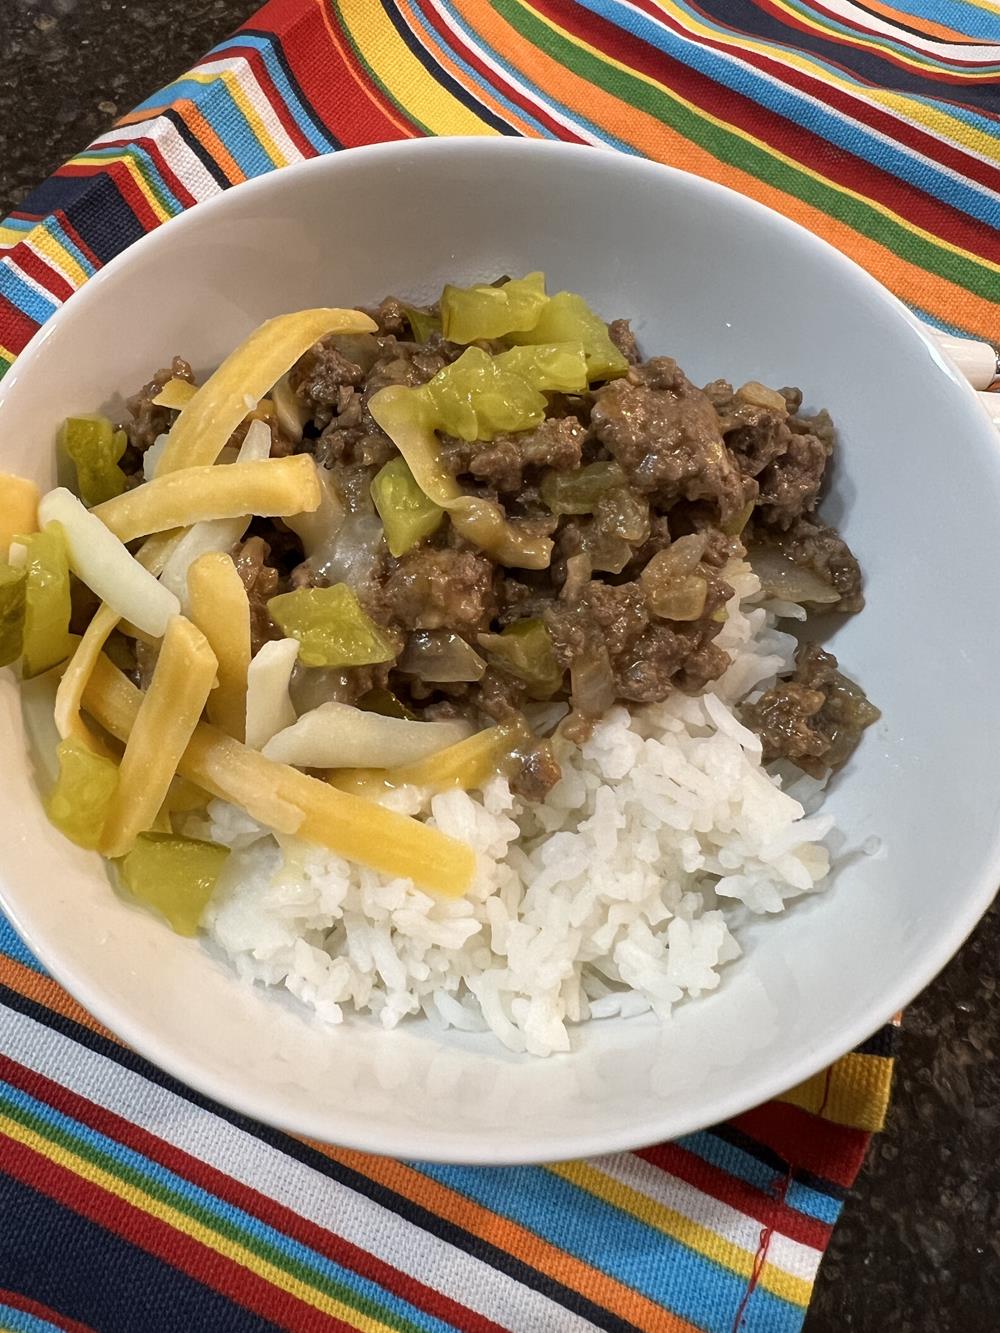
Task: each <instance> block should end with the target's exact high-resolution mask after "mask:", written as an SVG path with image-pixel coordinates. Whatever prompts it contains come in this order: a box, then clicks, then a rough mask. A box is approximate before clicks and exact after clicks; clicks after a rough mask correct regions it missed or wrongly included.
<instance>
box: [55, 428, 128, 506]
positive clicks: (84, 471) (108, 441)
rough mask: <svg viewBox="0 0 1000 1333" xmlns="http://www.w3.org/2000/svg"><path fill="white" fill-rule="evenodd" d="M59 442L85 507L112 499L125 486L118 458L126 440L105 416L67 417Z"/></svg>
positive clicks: (123, 449) (122, 433)
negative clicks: (74, 473)
mask: <svg viewBox="0 0 1000 1333" xmlns="http://www.w3.org/2000/svg"><path fill="white" fill-rule="evenodd" d="M59 442H60V444H61V445H62V447H63V449H65V451H66V453H67V454H68V455H69V457H70V458H71V459H72V460H73V463H74V465H75V467H76V481H77V491H78V493H79V496H80V499H81V500H82V501H83V503H84V504H85V505H87V506H88V508H89V507H91V506H93V505H97V504H101V503H103V501H105V500H113V499H114V498H115V496H116V495H121V493H122V491H124V489H125V480H126V478H125V473H124V472H123V471H122V470H121V468H120V467H119V466H118V461H119V459H120V458H121V456H122V454H123V453H124V452H125V446H126V444H127V443H128V440H127V437H126V435H125V432H124V431H123V430H115V429H114V428H113V427H112V425H111V422H110V421H109V420H108V419H107V417H97V416H94V417H69V418H68V419H67V421H66V422H65V424H64V425H63V428H62V430H61V431H60V433H59Z"/></svg>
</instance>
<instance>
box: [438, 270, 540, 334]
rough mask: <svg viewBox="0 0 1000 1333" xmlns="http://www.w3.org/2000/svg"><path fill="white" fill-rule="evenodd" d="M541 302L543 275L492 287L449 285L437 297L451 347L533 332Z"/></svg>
mask: <svg viewBox="0 0 1000 1333" xmlns="http://www.w3.org/2000/svg"><path fill="white" fill-rule="evenodd" d="M545 302H546V296H545V275H544V274H543V273H529V274H528V275H527V277H524V278H508V279H507V281H506V282H503V283H501V284H500V285H499V286H496V287H494V286H491V285H490V284H488V283H481V284H479V285H477V286H475V287H452V286H451V285H450V284H449V285H448V286H447V287H445V289H444V291H443V292H442V293H441V328H442V331H443V332H444V336H445V337H446V338H447V339H448V340H449V342H454V343H471V342H477V341H478V340H479V339H482V338H502V337H503V336H504V334H507V333H516V332H519V331H526V330H528V329H533V328H534V327H535V323H536V321H537V319H538V316H539V314H540V313H541V311H542V308H543V306H544V305H545ZM538 341H539V342H542V341H544V342H550V341H553V340H552V339H549V338H545V339H538Z"/></svg>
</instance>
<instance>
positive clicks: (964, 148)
mask: <svg viewBox="0 0 1000 1333" xmlns="http://www.w3.org/2000/svg"><path fill="white" fill-rule="evenodd" d="M621 4H622V8H623V9H630V10H631V11H632V12H633V13H634V14H637V15H639V16H640V17H641V18H642V19H644V20H645V21H647V22H649V23H652V24H654V25H655V26H656V27H658V28H660V29H662V30H663V31H664V32H667V33H669V34H670V35H671V36H672V37H674V38H677V39H679V40H680V41H683V42H686V43H687V44H688V45H689V46H696V47H699V48H701V49H704V47H703V46H702V42H701V41H700V40H699V38H698V37H697V36H695V35H694V34H691V33H688V32H681V33H679V32H677V31H676V29H675V28H673V27H672V26H671V25H670V24H669V23H665V22H664V21H663V20H662V19H658V18H655V17H654V16H653V15H652V14H650V13H648V12H647V11H646V10H644V9H640V8H639V7H638V6H637V5H636V4H634V3H633V2H632V0H621ZM719 37H720V39H721V40H722V41H725V40H726V38H725V34H719ZM712 50H713V51H714V53H715V55H717V56H719V57H720V59H722V60H725V61H727V62H728V63H729V65H730V66H732V67H733V68H735V69H740V70H743V71H745V72H746V73H748V74H750V75H751V76H752V77H753V78H756V79H761V80H762V81H763V82H765V83H769V84H770V85H771V86H772V87H774V88H777V89H779V90H780V91H781V92H782V93H783V94H784V95H785V96H786V97H787V96H791V97H794V98H796V99H797V100H798V101H799V102H800V103H801V104H802V105H803V106H815V107H819V108H821V109H822V110H823V111H824V112H825V113H826V114H827V115H829V116H835V117H836V118H837V119H838V120H840V121H841V122H842V123H843V124H845V125H850V126H852V127H853V128H855V129H857V130H858V131H860V133H862V134H865V135H868V136H870V137H871V138H872V139H876V140H878V142H879V143H884V144H888V145H889V146H891V147H892V148H895V149H896V150H897V152H900V153H904V154H905V155H906V156H907V157H909V158H911V159H912V160H913V161H914V162H921V163H924V164H926V165H927V166H930V167H932V168H933V169H934V170H935V171H936V172H939V173H940V174H941V175H942V176H946V177H949V178H950V179H951V180H954V181H959V182H960V183H961V184H962V185H964V186H965V187H966V189H969V190H974V191H975V192H976V193H977V194H979V195H981V196H982V197H983V198H984V199H987V200H989V201H990V202H993V203H997V202H1000V191H996V190H991V189H990V187H989V186H988V185H983V184H982V183H981V182H980V181H976V180H973V179H972V178H971V177H969V176H966V175H963V173H962V172H960V171H956V170H955V169H954V168H953V167H948V166H945V165H944V164H943V163H941V162H938V161H937V159H936V158H933V157H930V156H928V154H926V153H921V152H919V151H918V150H917V149H915V148H911V147H910V146H909V145H908V144H904V143H900V142H899V140H898V139H894V138H893V137H892V135H891V134H884V133H883V132H882V131H881V130H876V129H873V128H872V126H870V125H868V124H867V123H866V122H864V121H862V120H859V119H857V118H855V117H854V116H850V115H848V114H847V113H846V112H844V111H840V110H839V109H838V108H836V107H832V106H829V105H828V104H827V103H826V102H824V101H823V100H822V98H820V97H816V96H814V95H813V94H812V93H807V92H804V91H803V90H802V89H800V88H793V87H792V86H791V85H790V84H787V83H785V82H783V81H782V80H781V79H780V78H777V77H775V75H773V74H768V73H767V72H766V70H762V69H761V68H760V67H759V66H757V65H754V64H751V63H750V62H749V61H747V60H745V59H743V58H742V57H741V56H740V55H738V54H736V52H735V51H732V50H729V49H727V50H725V51H719V50H718V49H717V48H715V47H713V48H712ZM769 55H770V57H771V58H773V59H775V60H778V61H779V62H780V61H781V52H780V51H772V52H770V53H769ZM837 87H838V88H839V89H840V91H841V92H843V93H844V94H845V95H846V96H847V97H850V99H851V101H852V102H859V103H860V104H861V105H862V106H870V107H872V108H873V109H875V110H878V111H881V112H882V113H883V114H884V115H887V116H891V117H892V118H893V119H894V120H897V121H899V122H900V123H901V124H904V125H909V126H910V127H911V128H913V129H917V130H920V131H922V132H923V133H924V134H926V135H927V136H928V137H929V138H932V139H937V140H938V141H939V142H940V143H942V144H947V145H949V146H950V147H952V148H957V149H959V150H960V151H961V152H962V153H964V154H965V155H966V156H967V157H971V158H974V159H975V160H976V161H977V162H984V163H986V165H987V166H989V167H991V168H995V167H996V163H995V162H991V161H990V160H989V159H987V158H985V157H983V155H982V154H981V153H976V152H975V151H973V150H972V149H971V148H970V147H969V146H968V144H965V143H960V142H957V141H955V140H952V139H950V138H946V137H945V136H944V135H942V134H940V133H938V132H937V131H936V130H929V129H927V127H926V126H925V125H921V124H918V123H917V122H915V121H911V120H909V119H908V118H907V117H905V116H902V115H900V114H899V113H898V112H896V111H893V110H890V109H889V108H887V107H883V106H882V105H881V103H875V102H868V101H866V100H865V99H864V98H863V97H861V96H858V95H857V94H856V93H855V92H853V91H852V90H851V89H850V88H849V87H848V88H843V87H841V85H840V84H838V85H837ZM876 165H878V164H876ZM972 220H973V221H976V219H972ZM984 225H985V224H984Z"/></svg>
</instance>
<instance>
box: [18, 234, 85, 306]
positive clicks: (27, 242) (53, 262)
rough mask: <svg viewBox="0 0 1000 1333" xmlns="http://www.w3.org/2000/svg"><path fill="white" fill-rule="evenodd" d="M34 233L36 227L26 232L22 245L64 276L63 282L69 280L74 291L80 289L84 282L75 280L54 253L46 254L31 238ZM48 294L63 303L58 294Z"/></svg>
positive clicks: (59, 243) (57, 242) (49, 267)
mask: <svg viewBox="0 0 1000 1333" xmlns="http://www.w3.org/2000/svg"><path fill="white" fill-rule="evenodd" d="M43 225H44V224H43V223H39V226H43ZM34 234H35V228H34V227H33V228H32V229H31V231H28V232H25V233H24V240H23V241H22V245H24V246H25V247H26V248H27V249H28V250H30V251H31V253H32V254H33V255H34V256H35V258H36V259H39V260H40V261H41V262H42V263H43V264H44V265H45V267H46V268H48V269H51V270H52V272H53V273H55V274H57V275H58V276H59V277H60V278H62V280H63V282H68V283H69V285H70V286H71V287H72V288H73V290H74V291H79V290H80V288H81V287H82V285H83V283H81V282H75V281H74V280H73V279H72V278H71V277H70V275H69V274H68V273H67V272H66V271H65V270H64V269H63V268H62V266H61V265H60V263H59V261H58V259H54V258H53V257H52V255H49V254H46V253H45V251H44V250H42V249H40V248H39V246H38V243H37V242H36V241H33V240H32V239H31V237H32V236H33V235H34ZM53 240H54V241H55V244H57V245H61V244H62V242H61V241H59V240H58V239H57V238H55V237H53ZM77 262H79V261H77ZM81 267H82V265H81ZM86 280H87V279H86V277H84V279H83V281H84V282H86ZM46 294H47V295H48V296H49V298H50V299H51V300H53V301H55V303H56V305H62V301H61V300H60V299H59V297H58V296H53V295H52V293H51V292H47V293H46Z"/></svg>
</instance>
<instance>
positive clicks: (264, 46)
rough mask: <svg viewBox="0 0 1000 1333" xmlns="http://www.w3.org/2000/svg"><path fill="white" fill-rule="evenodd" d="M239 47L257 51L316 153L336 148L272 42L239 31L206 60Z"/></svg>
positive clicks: (297, 124)
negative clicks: (276, 53)
mask: <svg viewBox="0 0 1000 1333" xmlns="http://www.w3.org/2000/svg"><path fill="white" fill-rule="evenodd" d="M240 46H252V47H253V48H254V50H256V51H259V52H260V54H261V56H262V57H263V60H264V68H265V69H266V70H267V72H268V75H269V76H270V78H271V80H272V82H273V83H274V86H275V87H276V88H277V90H278V92H279V93H280V94H281V98H282V101H283V102H285V104H286V105H287V106H288V107H289V108H290V109H291V111H292V113H293V119H294V121H295V124H296V127H297V128H298V129H299V130H300V131H301V132H302V134H303V135H304V136H305V137H306V138H307V139H308V140H309V143H310V145H311V146H312V147H313V148H315V150H316V152H317V153H329V152H331V151H332V150H333V149H334V148H336V147H337V144H336V142H335V140H333V139H332V138H330V137H329V135H327V134H325V133H324V132H323V127H322V125H321V124H320V123H319V122H318V121H317V119H316V117H315V116H314V115H313V113H312V112H311V111H310V110H309V108H308V107H307V106H305V105H304V104H303V102H302V99H301V98H300V97H299V95H298V93H297V92H296V91H295V89H294V88H293V86H292V84H291V82H290V81H289V79H288V75H287V74H286V73H285V70H284V68H283V66H282V64H281V61H280V60H279V59H278V57H277V56H276V55H275V53H274V46H273V43H272V42H269V41H267V40H265V38H263V37H257V36H252V35H251V34H250V33H242V34H241V35H239V36H237V37H232V38H230V40H229V41H228V42H222V43H220V45H219V46H215V47H213V48H212V50H211V51H210V52H209V53H208V55H207V56H206V57H205V59H206V60H210V59H211V58H212V56H215V55H225V54H226V53H227V52H228V51H229V50H231V49H234V48H237V47H240Z"/></svg>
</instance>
